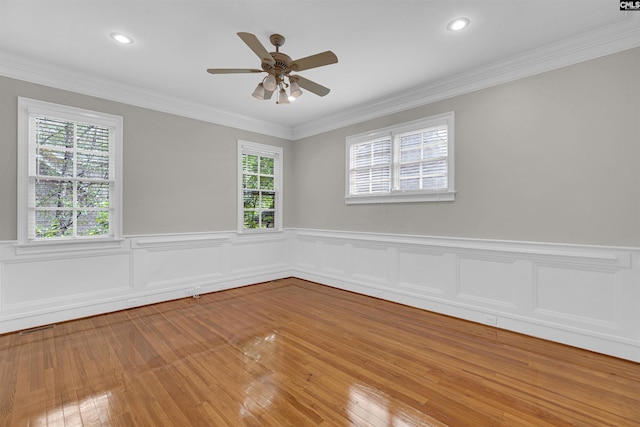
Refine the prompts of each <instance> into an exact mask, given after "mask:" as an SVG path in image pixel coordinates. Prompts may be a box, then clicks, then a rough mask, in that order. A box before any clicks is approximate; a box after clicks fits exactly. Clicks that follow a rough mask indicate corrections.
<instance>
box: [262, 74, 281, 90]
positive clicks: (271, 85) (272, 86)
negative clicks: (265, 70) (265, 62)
mask: <svg viewBox="0 0 640 427" xmlns="http://www.w3.org/2000/svg"><path fill="white" fill-rule="evenodd" d="M277 84H278V83H277V82H276V78H275V77H274V75H273V74H269V75H268V76H267V78H265V79H264V88H265V89H266V90H270V91H274V90H276V86H277Z"/></svg>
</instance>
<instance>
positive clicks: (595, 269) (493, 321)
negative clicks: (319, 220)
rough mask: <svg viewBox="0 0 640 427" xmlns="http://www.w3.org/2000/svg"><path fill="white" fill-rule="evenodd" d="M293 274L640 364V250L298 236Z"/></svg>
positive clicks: (394, 237) (368, 235) (391, 237)
mask: <svg viewBox="0 0 640 427" xmlns="http://www.w3.org/2000/svg"><path fill="white" fill-rule="evenodd" d="M290 231H291V233H292V234H291V238H292V240H293V241H292V244H291V245H290V247H291V249H290V250H291V257H290V260H291V269H292V275H294V276H296V277H300V278H303V279H307V280H312V281H315V282H318V283H322V284H325V285H329V286H333V287H337V288H341V289H345V290H350V291H353V292H358V293H362V294H365V295H370V296H374V297H379V298H384V299H388V300H391V301H396V302H399V303H402V304H407V305H411V306H414V307H419V308H423V309H426V310H431V311H434V312H438V313H442V314H446V315H450V316H455V317H459V318H463V319H467V320H471V321H474V322H479V323H485V324H489V325H492V326H496V327H498V328H503V329H508V330H512V331H516V332H521V333H524V334H528V335H532V336H536V337H540V338H545V339H549V340H553V341H558V342H562V343H564V344H568V345H572V346H576V347H581V348H585V349H589V350H593V351H596V352H600V353H604V354H609V355H612V356H617V357H621V358H625V359H629V360H634V361H638V362H640V249H638V248H616V247H602V246H584V245H562V244H544V243H531V242H507V241H493V240H479V239H460V238H438V237H420V236H404V235H388V234H376V233H353V232H340V231H326V230H306V229H297V230H290Z"/></svg>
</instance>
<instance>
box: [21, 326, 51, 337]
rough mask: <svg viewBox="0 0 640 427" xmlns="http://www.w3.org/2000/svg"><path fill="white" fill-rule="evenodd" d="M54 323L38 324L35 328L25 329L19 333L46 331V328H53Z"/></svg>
mask: <svg viewBox="0 0 640 427" xmlns="http://www.w3.org/2000/svg"><path fill="white" fill-rule="evenodd" d="M55 326H56V325H46V326H39V327H37V328H32V329H25V330H24V331H20V335H27V334H32V333H34V332H40V331H46V330H47V329H53V328H54V327H55Z"/></svg>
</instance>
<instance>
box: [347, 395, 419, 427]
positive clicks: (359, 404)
mask: <svg viewBox="0 0 640 427" xmlns="http://www.w3.org/2000/svg"><path fill="white" fill-rule="evenodd" d="M411 412H412V411H405V410H404V409H402V408H401V406H400V405H398V403H397V402H395V401H393V400H392V399H390V398H389V397H387V396H386V395H385V394H384V393H382V392H380V391H379V390H376V389H374V388H372V387H369V386H366V385H363V384H355V385H352V386H351V387H350V389H349V401H348V402H347V413H348V415H349V419H350V420H351V423H352V424H353V425H354V426H364V425H366V426H375V427H378V426H380V427H383V426H384V427H415V426H416V425H421V426H425V425H429V424H425V423H426V422H427V421H426V420H425V417H423V416H421V415H420V414H415V413H411Z"/></svg>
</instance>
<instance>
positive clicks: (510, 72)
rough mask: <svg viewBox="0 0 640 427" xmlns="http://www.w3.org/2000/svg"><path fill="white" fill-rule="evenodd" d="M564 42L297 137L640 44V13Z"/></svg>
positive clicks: (349, 112) (349, 113)
mask: <svg viewBox="0 0 640 427" xmlns="http://www.w3.org/2000/svg"><path fill="white" fill-rule="evenodd" d="M621 14H622V15H623V16H622V18H621V19H620V20H618V21H616V22H614V23H612V24H610V25H608V26H605V27H601V28H598V29H595V30H592V31H589V32H587V33H583V34H580V35H578V36H575V37H571V38H568V39H565V40H562V41H560V42H556V43H553V44H549V45H546V46H543V47H540V48H537V49H533V50H530V51H527V52H523V53H521V54H518V55H515V56H512V57H510V58H507V59H504V60H501V61H498V62H495V63H492V64H489V65H485V66H482V67H478V68H474V69H472V70H468V71H465V72H463V73H460V74H456V75H453V76H449V77H446V78H444V79H440V80H437V81H433V82H430V83H428V84H426V85H424V86H419V87H416V88H413V89H411V90H408V91H405V92H402V93H400V94H398V95H397V96H394V97H392V98H389V97H386V98H384V99H378V100H375V101H373V102H369V103H367V104H362V105H358V106H355V107H353V108H348V109H345V110H341V111H339V112H336V113H334V114H331V115H329V116H325V117H322V118H319V119H318V120H314V121H312V122H309V123H305V124H303V125H300V126H296V127H294V128H293V139H294V140H298V139H301V138H306V137H309V136H313V135H317V134H320V133H323V132H329V131H332V130H335V129H340V128H343V127H346V126H350V125H353V124H356V123H361V122H364V121H367V120H372V119H376V118H379V117H384V116H387V115H390V114H393V113H398V112H401V111H404V110H408V109H410V108H415V107H420V106H423V105H427V104H430V103H433V102H437V101H441V100H444V99H448V98H452V97H454V96H459V95H464V94H466V93H470V92H474V91H477V90H480V89H485V88H488V87H491V86H496V85H499V84H502V83H508V82H510V81H514V80H518V79H522V78H525V77H529V76H533V75H536V74H540V73H544V72H547V71H552V70H555V69H558V68H562V67H566V66H569V65H573V64H577V63H580V62H584V61H588V60H591V59H596V58H599V57H602V56H606V55H610V54H613V53H617V52H621V51H624V50H627V49H632V48H635V47H638V46H640V13H636V12H622V13H621Z"/></svg>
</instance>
